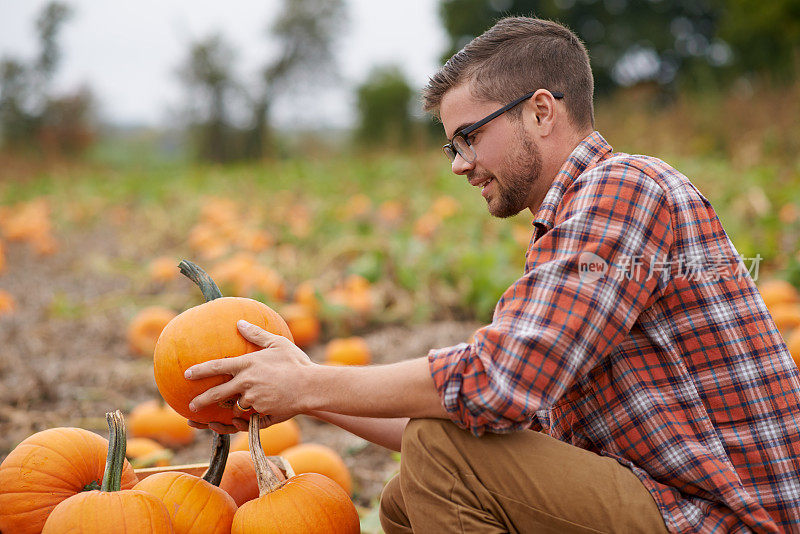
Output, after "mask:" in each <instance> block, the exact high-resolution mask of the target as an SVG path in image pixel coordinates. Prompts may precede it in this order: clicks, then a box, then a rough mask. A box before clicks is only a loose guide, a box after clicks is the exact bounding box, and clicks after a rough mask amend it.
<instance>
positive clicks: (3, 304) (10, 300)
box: [0, 289, 17, 317]
mask: <svg viewBox="0 0 800 534" xmlns="http://www.w3.org/2000/svg"><path fill="white" fill-rule="evenodd" d="M16 309H17V301H16V300H15V299H14V297H13V296H12V295H11V293H9V292H8V291H6V290H4V289H0V317H1V316H3V315H11V314H12V313H14V311H15V310H16Z"/></svg>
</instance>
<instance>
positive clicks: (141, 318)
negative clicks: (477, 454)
mask: <svg viewBox="0 0 800 534" xmlns="http://www.w3.org/2000/svg"><path fill="white" fill-rule="evenodd" d="M175 315H177V314H176V313H175V312H174V311H172V310H170V309H167V308H164V307H161V306H150V307H148V308H145V309H143V310H141V311H140V312H139V313H137V314H136V316H135V317H134V318H133V320H131V322H130V324H129V325H128V346H129V347H130V349H131V351H133V352H134V353H135V354H138V355H140V356H147V357H148V358H149V357H152V356H153V350H155V348H156V342H157V341H158V336H159V335H160V334H161V331H162V330H163V329H164V327H165V326H167V323H169V322H170V321H171V320H172V319H173V318H175Z"/></svg>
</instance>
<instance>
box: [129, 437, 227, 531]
mask: <svg viewBox="0 0 800 534" xmlns="http://www.w3.org/2000/svg"><path fill="white" fill-rule="evenodd" d="M229 447H230V440H229V439H228V437H227V436H225V437H222V436H220V435H219V434H217V433H214V445H213V456H212V458H211V462H210V463H209V467H208V471H206V473H205V475H203V477H202V478H200V477H196V476H194V475H189V474H187V473H179V472H174V471H167V472H164V473H156V474H154V475H150V476H149V477H147V478H145V479H144V480H142V481H141V482H139V483H138V484H136V486H135V487H134V489H135V490H141V491H145V492H147V493H150V494H151V495H153V496H155V497H156V498H158V500H160V501H161V502H163V503H164V504H165V505H166V507H167V511H168V512H169V516H170V519H171V520H172V525H173V527H174V528H175V533H176V534H190V533H200V534H205V533H207V534H227V533H229V532H230V530H231V523H232V522H233V515H234V514H235V513H236V508H237V506H236V502H235V501H234V500H233V497H231V496H230V495H228V493H227V492H226V491H225V490H223V489H220V488H219V487H218V486H219V482H220V480H221V479H222V474H223V471H224V469H225V464H226V461H227V459H228V450H229Z"/></svg>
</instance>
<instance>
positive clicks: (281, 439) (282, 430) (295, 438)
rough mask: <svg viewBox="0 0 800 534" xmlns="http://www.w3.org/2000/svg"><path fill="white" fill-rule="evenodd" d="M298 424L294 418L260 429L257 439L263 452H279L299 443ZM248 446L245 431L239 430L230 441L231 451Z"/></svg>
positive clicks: (240, 449) (271, 453) (269, 453)
mask: <svg viewBox="0 0 800 534" xmlns="http://www.w3.org/2000/svg"><path fill="white" fill-rule="evenodd" d="M300 439H301V432H300V425H298V424H297V422H296V421H295V420H294V419H287V420H286V421H281V422H280V423H275V424H274V425H270V426H268V427H267V428H262V429H261V431H260V436H259V440H260V441H261V447H262V448H263V449H264V453H265V454H266V455H268V456H272V455H276V454H280V453H281V452H282V451H283V450H285V449H288V448H289V447H293V446H295V445H297V444H298V443H300ZM249 447H250V443H249V441H248V438H247V432H240V433H238V434H237V435H236V437H235V438H233V441H232V442H231V450H232V451H246V450H248V449H249Z"/></svg>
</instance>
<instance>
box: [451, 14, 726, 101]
mask: <svg viewBox="0 0 800 534" xmlns="http://www.w3.org/2000/svg"><path fill="white" fill-rule="evenodd" d="M440 15H441V18H442V21H443V24H444V27H445V30H446V31H447V33H448V35H449V36H450V43H449V49H448V51H447V52H446V54H445V59H447V58H448V57H450V56H451V55H452V54H454V53H455V52H457V51H458V50H460V49H461V48H462V47H463V46H464V45H466V44H467V43H468V42H469V41H470V40H471V39H472V38H473V37H476V36H478V35H480V34H481V33H483V32H484V31H486V30H487V29H489V28H490V27H491V26H492V25H493V24H494V23H495V22H496V21H497V20H498V19H499V18H502V17H504V16H536V17H540V18H544V19H551V20H556V21H558V22H560V23H562V24H564V25H566V26H567V27H569V28H570V29H572V30H573V31H574V32H575V33H576V34H577V35H578V36H579V37H580V38H581V40H582V41H583V42H584V43H585V44H586V46H587V48H588V50H589V55H590V58H591V61H592V70H593V72H594V75H595V87H596V88H597V90H598V92H600V93H604V92H608V91H609V90H610V89H611V88H613V87H614V86H615V85H630V84H632V83H636V82H639V81H643V80H654V81H657V82H658V83H661V84H669V83H672V82H673V80H674V79H675V77H676V75H677V74H679V69H682V70H683V69H687V67H691V66H692V65H694V64H695V63H699V64H701V65H708V61H709V57H708V52H709V50H710V47H711V46H712V44H715V42H714V41H713V39H714V32H715V29H716V21H717V19H718V17H719V9H718V8H717V7H716V6H715V5H713V4H712V2H711V1H710V0H704V1H699V2H698V1H696V0H672V1H660V2H655V1H649V2H645V1H629V0H607V1H604V2H596V1H587V0H442V2H441V4H440ZM716 44H717V45H719V46H723V45H721V44H719V43H716ZM681 73H682V71H681Z"/></svg>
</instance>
